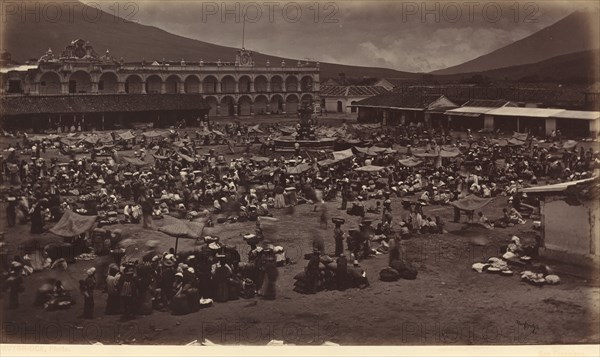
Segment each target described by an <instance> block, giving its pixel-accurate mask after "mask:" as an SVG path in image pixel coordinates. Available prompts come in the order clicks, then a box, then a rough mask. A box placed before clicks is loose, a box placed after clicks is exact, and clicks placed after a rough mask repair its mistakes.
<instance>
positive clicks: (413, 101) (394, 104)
mask: <svg viewBox="0 0 600 357" xmlns="http://www.w3.org/2000/svg"><path fill="white" fill-rule="evenodd" d="M439 98H440V95H439V94H422V93H420V92H409V93H385V94H381V95H378V96H375V97H371V98H366V99H363V100H361V101H359V102H357V103H356V106H358V107H361V106H363V107H382V108H414V109H426V108H427V107H429V105H430V104H431V103H433V102H434V101H435V100H437V99H439Z"/></svg>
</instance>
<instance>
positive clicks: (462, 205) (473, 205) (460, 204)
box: [450, 195, 492, 211]
mask: <svg viewBox="0 0 600 357" xmlns="http://www.w3.org/2000/svg"><path fill="white" fill-rule="evenodd" d="M491 200H492V199H491V198H481V197H477V196H475V195H469V196H467V197H465V198H461V199H460V200H456V201H454V202H450V204H451V205H452V206H454V207H456V208H458V209H462V210H465V211H474V210H478V209H481V208H482V207H484V206H485V205H487V204H488V203H490V201H491Z"/></svg>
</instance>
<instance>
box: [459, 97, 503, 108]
mask: <svg viewBox="0 0 600 357" xmlns="http://www.w3.org/2000/svg"><path fill="white" fill-rule="evenodd" d="M505 105H511V102H509V101H508V100H504V99H471V100H469V101H468V102H466V103H465V104H463V107H481V108H500V107H503V106H505ZM459 109H460V108H459Z"/></svg>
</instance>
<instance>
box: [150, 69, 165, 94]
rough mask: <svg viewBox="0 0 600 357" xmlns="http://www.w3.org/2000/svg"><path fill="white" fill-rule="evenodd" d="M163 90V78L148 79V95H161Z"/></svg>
mask: <svg viewBox="0 0 600 357" xmlns="http://www.w3.org/2000/svg"><path fill="white" fill-rule="evenodd" d="M161 88H162V78H160V77H159V76H157V75H155V74H154V75H151V76H150V77H148V78H146V93H148V94H156V93H160V92H161Z"/></svg>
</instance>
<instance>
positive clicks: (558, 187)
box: [520, 176, 598, 193]
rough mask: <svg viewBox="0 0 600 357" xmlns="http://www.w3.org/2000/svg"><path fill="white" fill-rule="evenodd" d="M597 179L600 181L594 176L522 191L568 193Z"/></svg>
mask: <svg viewBox="0 0 600 357" xmlns="http://www.w3.org/2000/svg"><path fill="white" fill-rule="evenodd" d="M597 179H598V176H594V177H590V178H586V179H582V180H576V181H568V182H561V183H557V184H553V185H544V186H535V187H528V188H523V189H521V190H520V191H521V192H525V193H548V192H563V191H566V190H567V189H568V188H570V187H573V186H577V185H580V184H585V183H590V182H593V181H594V180H597Z"/></svg>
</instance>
